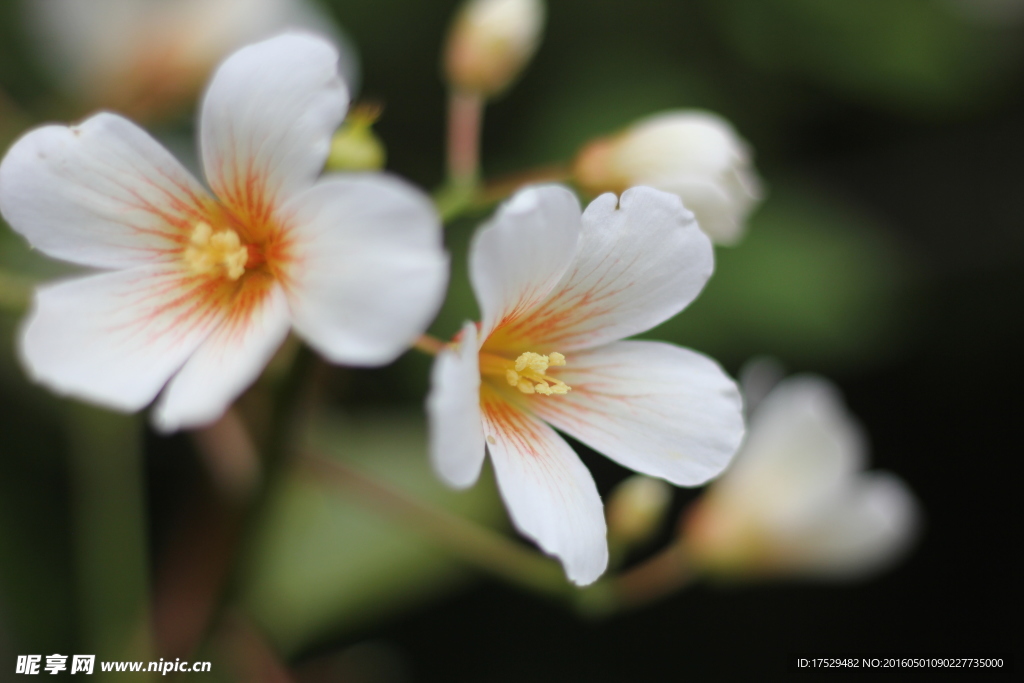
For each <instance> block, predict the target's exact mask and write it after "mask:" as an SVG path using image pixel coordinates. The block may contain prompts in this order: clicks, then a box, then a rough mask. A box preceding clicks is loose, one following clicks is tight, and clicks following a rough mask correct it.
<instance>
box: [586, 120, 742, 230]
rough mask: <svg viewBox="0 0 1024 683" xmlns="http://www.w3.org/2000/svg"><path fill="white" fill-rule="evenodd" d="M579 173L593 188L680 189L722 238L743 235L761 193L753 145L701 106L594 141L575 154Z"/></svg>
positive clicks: (703, 224)
mask: <svg viewBox="0 0 1024 683" xmlns="http://www.w3.org/2000/svg"><path fill="white" fill-rule="evenodd" d="M573 172H574V175H575V178H576V182H578V183H579V184H580V186H581V187H583V188H584V189H585V190H588V191H591V192H594V193H599V192H615V193H617V194H618V193H621V192H622V191H624V190H626V189H627V188H630V187H633V186H634V185H647V186H650V187H653V188H656V189H659V190H664V191H666V192H672V193H673V194H676V195H679V197H680V198H681V199H682V200H683V204H684V205H685V206H686V208H688V209H689V210H691V211H693V213H694V214H695V215H696V217H697V223H698V224H699V225H700V227H701V229H702V230H703V231H704V232H705V233H706V234H707V235H708V236H709V237H710V238H711V240H712V241H714V242H715V243H717V244H735V243H736V242H737V241H738V240H739V239H740V238H741V237H742V236H743V232H744V230H745V227H746V219H747V216H748V215H749V214H750V212H751V211H752V210H753V209H754V207H755V205H756V204H757V202H758V200H759V199H760V198H761V181H760V179H759V178H758V175H757V172H756V171H755V170H754V168H753V165H752V163H751V153H750V149H749V146H748V145H747V143H746V142H745V141H744V140H743V139H742V138H740V137H739V135H737V133H736V131H735V130H734V129H733V127H732V126H731V125H730V124H729V122H728V121H726V120H725V119H723V118H721V117H719V116H716V115H715V114H711V113H707V112H701V111H671V112H666V113H663V114H657V115H655V116H651V117H649V118H646V119H642V120H641V121H638V122H637V123H635V124H633V125H632V126H630V127H629V128H627V129H626V130H624V131H622V132H621V133H619V134H617V135H614V136H612V137H608V138H601V139H599V140H595V141H594V142H591V143H590V144H589V145H587V146H586V147H584V148H583V150H582V151H581V152H580V153H579V155H578V156H577V157H576V162H575V166H574V169H573Z"/></svg>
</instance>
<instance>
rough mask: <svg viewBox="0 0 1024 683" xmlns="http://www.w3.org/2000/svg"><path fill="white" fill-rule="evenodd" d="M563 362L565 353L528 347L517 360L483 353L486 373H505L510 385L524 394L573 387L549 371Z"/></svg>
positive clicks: (558, 391)
mask: <svg viewBox="0 0 1024 683" xmlns="http://www.w3.org/2000/svg"><path fill="white" fill-rule="evenodd" d="M560 365H565V356H563V355H562V354H560V353H557V352H556V353H551V354H548V355H547V356H543V355H541V354H539V353H534V352H532V351H527V352H526V353H523V354H520V355H519V357H518V358H516V359H515V360H514V361H510V360H506V359H504V358H498V357H495V356H491V355H490V354H481V371H482V372H483V373H484V374H501V375H504V377H505V381H506V382H508V383H509V386H513V387H515V388H516V389H519V391H521V392H523V393H524V394H541V395H543V396H551V395H552V394H568V393H569V392H570V391H571V390H572V387H570V386H569V385H568V384H566V383H565V382H563V381H562V380H560V379H555V378H554V377H548V375H547V371H548V368H550V367H557V366H560Z"/></svg>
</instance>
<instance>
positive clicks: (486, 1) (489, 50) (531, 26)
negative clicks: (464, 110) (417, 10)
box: [445, 0, 545, 95]
mask: <svg viewBox="0 0 1024 683" xmlns="http://www.w3.org/2000/svg"><path fill="white" fill-rule="evenodd" d="M544 14H545V7H544V3H543V2H542V0H469V1H468V2H466V4H465V5H463V7H462V10H461V11H460V12H459V15H458V17H456V19H455V23H454V24H453V26H452V30H451V35H449V36H448V42H447V45H446V49H445V68H446V72H447V75H448V81H449V82H450V83H451V84H452V85H454V86H455V87H456V88H458V89H460V90H463V91H466V92H473V93H480V94H482V95H495V94H497V93H499V92H501V91H502V90H504V89H505V88H507V87H508V86H509V85H510V84H511V82H512V81H513V80H515V78H516V77H517V76H518V75H519V73H520V72H521V71H522V70H523V68H524V67H525V66H526V64H527V62H529V61H530V59H532V58H533V54H534V53H535V52H536V51H537V45H538V44H539V42H540V35H541V31H543V29H544Z"/></svg>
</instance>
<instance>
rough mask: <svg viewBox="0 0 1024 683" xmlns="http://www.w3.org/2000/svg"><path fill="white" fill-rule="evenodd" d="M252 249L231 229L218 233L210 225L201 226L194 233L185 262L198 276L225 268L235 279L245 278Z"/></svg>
mask: <svg viewBox="0 0 1024 683" xmlns="http://www.w3.org/2000/svg"><path fill="white" fill-rule="evenodd" d="M248 260H249V250H248V249H246V247H245V246H244V245H242V241H241V240H240V239H238V233H236V232H235V231H234V230H231V229H225V230H221V231H220V232H217V233H215V232H214V231H213V228H211V227H210V224H209V223H205V222H204V223H199V224H197V225H196V227H195V228H194V229H193V230H192V236H191V238H190V239H189V246H188V247H187V248H186V249H185V262H186V263H187V264H188V265H189V267H190V268H192V271H193V272H195V273H199V274H206V273H213V272H216V271H217V270H220V269H223V271H224V274H225V275H227V276H228V277H229V278H231V279H232V280H237V279H238V278H240V277H242V273H244V272H245V264H246V262H247V261H248Z"/></svg>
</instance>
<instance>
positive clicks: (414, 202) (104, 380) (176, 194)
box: [0, 34, 447, 430]
mask: <svg viewBox="0 0 1024 683" xmlns="http://www.w3.org/2000/svg"><path fill="white" fill-rule="evenodd" d="M337 57H338V56H337V53H336V52H335V50H334V48H333V47H332V46H331V45H330V44H328V43H327V42H325V41H323V40H321V39H319V38H314V37H312V36H307V35H301V34H285V35H282V36H279V37H276V38H272V39H270V40H267V41H265V42H262V43H258V44H255V45H251V46H249V47H246V48H243V49H242V50H239V51H238V52H236V53H235V54H234V55H232V56H231V57H230V58H229V59H228V60H227V61H226V62H225V63H224V64H223V65H222V66H221V67H220V68H219V69H218V71H217V73H216V75H215V76H214V78H213V81H212V82H211V84H210V87H209V90H208V91H207V93H206V97H205V99H204V101H203V105H202V113H201V117H200V118H201V121H200V128H201V148H202V149H201V152H202V160H203V166H204V168H205V172H206V179H207V181H208V183H209V186H210V189H211V190H212V194H211V193H210V192H208V191H207V190H206V189H205V188H204V187H203V186H202V185H200V183H199V182H198V181H196V180H195V179H194V178H193V177H192V176H191V175H190V174H189V173H188V171H186V170H185V169H184V168H183V167H182V166H181V165H180V164H179V163H178V162H177V161H175V159H174V158H173V157H172V156H171V155H170V154H169V153H168V152H167V151H166V150H164V149H163V148H162V147H160V145H159V144H157V143H156V142H155V141H154V140H153V139H152V138H151V137H149V136H148V135H147V134H146V133H145V132H143V131H142V129H140V128H138V127H137V126H135V125H134V124H132V123H131V122H129V121H127V120H125V119H123V118H121V117H118V116H115V115H113V114H106V113H104V114H98V115H96V116H93V117H92V118H90V119H88V120H86V121H85V122H83V123H81V124H79V125H77V126H72V127H65V126H45V127H43V128H39V129H36V130H34V131H32V132H30V133H28V134H27V135H25V136H24V137H23V138H21V140H19V141H18V142H17V143H15V145H14V146H13V147H12V148H11V150H10V151H9V152H8V154H7V156H6V157H5V158H4V160H3V162H2V164H0V211H2V213H3V215H4V218H6V219H7V221H8V222H9V223H10V225H11V226H12V227H13V228H14V229H15V230H17V231H18V232H20V233H21V234H22V235H24V236H25V237H26V238H27V239H28V241H29V242H30V243H31V244H32V245H33V246H35V247H36V248H38V249H40V250H41V251H43V252H45V253H46V254H48V255H50V256H52V257H55V258H59V259H64V260H66V261H71V262H73V263H77V264H80V265H82V266H87V267H89V268H93V269H99V270H102V271H104V272H101V273H98V274H94V275H89V276H86V277H81V278H77V279H72V280H69V281H66V282H61V283H57V284H51V285H48V286H45V287H42V288H40V289H39V291H38V292H37V295H36V299H35V303H34V308H33V310H32V312H31V314H30V316H29V318H28V320H27V323H26V324H25V326H24V330H23V334H22V336H21V356H22V360H23V361H24V363H25V365H26V367H27V368H28V371H29V372H30V373H31V375H32V376H33V377H34V378H35V379H36V380H38V381H40V382H42V383H44V384H46V385H47V386H49V387H50V388H52V389H54V390H55V391H57V392H59V393H61V394H68V395H72V396H76V397H80V398H83V399H86V400H89V401H93V402H95V403H99V404H101V405H104V406H108V407H111V408H115V409H120V410H125V411H131V410H138V409H140V408H142V407H144V406H145V405H146V404H148V403H149V402H150V401H152V400H153V398H154V397H155V396H156V395H157V393H158V392H160V391H161V389H163V394H162V396H161V399H160V402H159V404H158V406H157V409H156V413H155V422H156V424H157V425H158V426H159V427H160V428H162V429H164V430H174V429H178V428H181V427H190V426H195V425H199V424H203V423H206V422H209V421H212V420H214V419H216V418H217V417H218V416H219V415H220V414H221V412H222V411H223V410H224V409H225V407H226V406H227V405H228V404H229V403H230V402H231V401H232V400H233V399H234V398H235V397H236V396H237V395H238V394H239V393H240V392H241V391H242V390H243V389H244V388H245V387H246V386H248V385H249V384H250V383H251V382H252V381H253V380H254V379H255V378H256V376H257V375H258V374H259V372H260V370H261V369H262V368H263V366H264V365H265V364H266V362H267V360H268V359H269V358H270V356H271V355H272V354H273V352H274V350H275V349H276V348H277V347H278V345H279V344H280V343H281V341H282V340H283V339H284V338H285V336H286V335H287V334H288V330H289V328H290V327H292V326H294V328H295V330H296V332H297V333H298V334H299V335H300V336H301V337H303V338H304V339H305V340H306V341H307V342H308V343H309V344H310V345H311V346H313V347H314V348H315V349H317V350H318V351H320V352H321V353H322V354H324V355H325V356H326V357H327V358H329V359H330V360H332V361H335V362H341V363H351V364H356V365H375V364H381V363H386V362H389V361H391V360H392V359H393V358H395V357H396V356H397V355H398V354H399V353H400V352H401V351H402V350H403V349H405V348H406V346H407V345H408V344H410V343H411V342H412V341H413V340H414V339H415V338H416V337H417V336H418V335H419V334H420V332H421V331H422V329H423V328H424V327H425V325H426V324H427V323H428V322H429V320H430V318H431V316H432V315H433V313H434V311H435V310H436V307H437V306H438V305H439V303H440V299H441V296H442V294H443V288H444V285H445V281H446V273H447V259H446V256H445V254H444V252H443V250H442V247H441V244H440V242H441V237H440V228H439V225H438V220H437V217H436V214H435V212H434V210H433V207H432V205H431V204H430V202H429V200H428V199H427V198H426V197H425V196H424V195H423V194H422V193H420V192H419V191H417V190H415V189H413V188H412V187H410V186H408V185H406V184H405V183H403V182H400V181H398V180H396V179H393V178H389V177H387V176H383V175H362V176H352V175H349V176H337V177H329V176H328V177H325V178H323V179H320V180H319V181H318V180H317V176H318V175H319V173H320V170H321V169H322V167H323V164H324V159H325V158H326V157H327V153H328V149H329V146H330V139H331V134H332V133H333V131H334V129H335V128H336V127H337V126H338V123H339V122H340V121H341V119H342V118H343V116H344V114H345V109H346V106H347V102H348V95H347V91H346V88H345V84H344V83H343V82H342V81H341V80H340V79H339V77H338V73H337V70H336V64H337ZM168 380H170V381H169V382H168ZM165 384H166V388H165V386H164V385H165Z"/></svg>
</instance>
